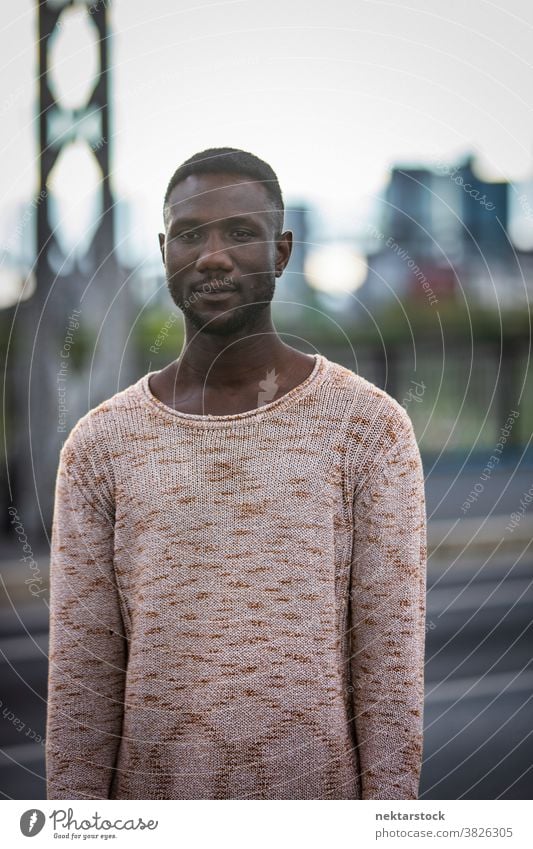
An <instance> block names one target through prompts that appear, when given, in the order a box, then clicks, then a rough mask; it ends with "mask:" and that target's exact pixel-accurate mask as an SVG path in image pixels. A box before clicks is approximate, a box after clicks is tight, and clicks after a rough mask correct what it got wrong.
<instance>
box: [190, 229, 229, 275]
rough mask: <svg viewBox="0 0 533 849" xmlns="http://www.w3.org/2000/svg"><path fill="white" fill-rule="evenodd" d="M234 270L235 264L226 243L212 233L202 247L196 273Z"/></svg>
mask: <svg viewBox="0 0 533 849" xmlns="http://www.w3.org/2000/svg"><path fill="white" fill-rule="evenodd" d="M213 270H216V271H223V272H229V271H232V270H233V262H232V259H231V256H230V255H229V252H228V248H227V246H226V245H224V241H223V240H222V239H221V238H220V237H219V236H218V235H217V234H216V233H211V234H210V235H209V237H208V238H207V239H206V240H205V242H204V243H203V245H202V248H201V251H200V256H199V257H198V259H197V260H196V271H197V272H198V273H199V274H203V273H205V272H206V271H213Z"/></svg>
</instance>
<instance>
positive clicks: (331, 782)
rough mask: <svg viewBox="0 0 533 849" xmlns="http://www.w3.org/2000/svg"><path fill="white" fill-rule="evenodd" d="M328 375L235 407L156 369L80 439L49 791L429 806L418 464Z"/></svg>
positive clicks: (64, 527) (66, 465) (72, 443)
mask: <svg viewBox="0 0 533 849" xmlns="http://www.w3.org/2000/svg"><path fill="white" fill-rule="evenodd" d="M315 360H316V361H315V366H314V369H313V371H312V373H311V374H310V375H309V377H307V379H306V380H305V381H304V382H303V383H301V384H300V385H299V386H297V387H295V388H294V389H292V390H291V391H290V392H288V393H287V394H285V395H284V396H282V397H281V398H279V399H278V400H276V401H273V402H270V403H267V404H265V405H263V406H260V407H258V408H257V409H254V410H250V411H247V412H244V413H238V414H235V415H225V416H215V415H203V416H201V415H193V414H186V413H182V412H178V411H176V410H173V409H172V408H170V407H167V406H166V405H165V404H163V403H162V402H161V401H159V400H158V399H157V398H155V397H154V396H153V395H152V393H151V391H150V387H149V383H148V379H149V377H150V375H149V374H148V375H145V376H143V377H142V378H141V379H140V380H138V381H137V383H135V384H133V385H132V386H130V387H128V388H127V389H125V390H123V391H121V392H118V393H117V394H116V395H114V396H113V397H112V398H110V399H109V400H107V401H105V402H103V403H101V404H100V405H99V406H97V407H95V408H94V409H92V410H91V411H89V412H88V413H87V414H86V415H85V416H84V417H83V418H82V419H80V421H79V422H78V423H77V424H76V426H75V427H74V428H73V429H72V431H71V432H70V434H69V437H68V439H67V441H66V442H65V444H64V446H63V449H62V451H61V455H60V463H59V470H58V476H57V485H56V494H55V498H56V501H55V512H54V522H53V529H52V551H51V555H52V559H51V643H50V676H49V696H48V699H49V701H48V724H47V738H46V756H47V771H48V798H50V799H83V798H89V799H107V798H111V799H360V798H364V799H414V798H416V797H417V794H418V783H419V773H420V767H421V757H422V725H423V680H424V636H425V627H424V619H425V574H426V549H425V543H426V516H425V499H424V483H423V473H422V465H421V460H420V454H419V450H418V447H417V443H416V441H415V437H414V433H413V429H412V425H411V421H410V419H409V417H408V415H407V413H406V412H405V410H404V408H403V407H402V406H400V404H398V403H397V402H396V401H395V400H393V399H392V398H391V397H390V396H389V395H388V394H387V393H385V392H384V391H382V390H380V389H378V388H377V387H375V386H374V385H373V384H371V383H369V382H368V381H366V380H364V379H363V378H361V377H359V376H357V375H356V374H354V373H353V372H352V371H350V370H348V369H346V368H344V367H342V366H340V365H338V364H336V363H334V362H331V361H330V360H328V359H326V358H325V357H324V356H322V355H315ZM150 374H152V372H151V373H150Z"/></svg>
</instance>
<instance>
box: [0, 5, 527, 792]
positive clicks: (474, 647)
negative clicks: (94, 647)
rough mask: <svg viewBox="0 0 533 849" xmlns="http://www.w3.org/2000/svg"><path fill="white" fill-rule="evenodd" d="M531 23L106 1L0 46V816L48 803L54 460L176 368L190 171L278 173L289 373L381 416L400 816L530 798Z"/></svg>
mask: <svg viewBox="0 0 533 849" xmlns="http://www.w3.org/2000/svg"><path fill="white" fill-rule="evenodd" d="M532 37H533V7H532V6H531V4H530V3H529V2H526V0H524V2H521V1H520V0H508V2H505V4H504V3H503V0H502V2H490V3H489V2H486V0H472V2H470V3H468V4H466V3H459V2H455V0H449V2H447V3H446V4H442V3H440V2H437V0H429V2H428V0H410V2H409V4H407V3H405V2H403V0H400V1H399V2H395V3H391V2H380V0H376V1H375V2H374V0H355V2H342V0H332V2H330V3H327V4H318V6H313V5H312V4H311V5H310V4H309V3H306V2H304V0H295V2H291V3H290V4H288V5H284V4H283V3H282V2H281V0H271V2H269V3H268V4H266V3H262V2H259V0H228V1H227V2H226V0H222V2H215V3H209V2H206V3H202V2H195V0H192V2H190V3H187V4H185V3H176V2H171V0H156V2H154V3H152V4H146V3H142V2H139V0H128V2H126V0H113V2H111V0H100V2H96V1H95V2H94V3H86V2H64V0H48V2H41V3H36V2H32V0H19V2H18V3H17V4H16V6H15V5H11V6H10V8H9V9H8V10H7V9H6V10H5V14H4V16H3V20H2V24H1V31H0V39H1V45H2V51H1V55H2V63H3V68H2V74H1V75H0V115H1V117H2V126H3V130H4V132H3V142H2V145H3V151H2V156H1V157H0V179H1V197H0V362H1V365H2V374H3V393H2V402H3V403H2V409H1V412H0V420H1V423H2V437H3V439H2V448H3V450H2V452H1V458H0V478H1V480H2V484H3V486H2V489H1V498H2V504H1V509H0V551H1V553H2V573H1V587H0V596H1V598H0V613H1V620H0V665H1V667H2V669H1V677H0V680H1V691H0V793H1V796H2V797H3V798H15V799H43V798H45V793H46V790H45V782H44V736H45V715H46V677H47V623H48V590H49V585H48V554H49V543H50V529H51V519H52V509H53V491H54V482H55V474H56V470H57V463H58V455H59V450H60V448H61V446H62V444H63V442H64V441H65V439H66V438H67V436H68V433H69V432H70V430H71V428H72V427H73V426H74V424H75V423H76V422H77V420H78V419H79V418H80V417H81V416H82V415H84V413H85V412H87V410H89V409H91V408H92V407H94V406H96V405H97V404H98V403H100V401H102V400H104V399H105V398H108V397H110V396H111V395H112V394H114V393H115V392H117V391H119V390H120V389H123V388H125V387H126V386H129V385H130V384H131V383H133V382H134V381H136V380H137V379H138V378H139V377H140V376H141V375H142V374H144V373H146V372H147V371H149V370H157V369H159V368H162V367H163V366H164V365H166V364H167V363H168V362H170V361H171V360H173V359H175V358H176V357H177V356H178V355H179V352H180V350H181V346H182V343H183V324H182V320H181V314H180V313H179V311H177V309H176V308H175V307H174V305H173V303H172V301H171V299H170V296H169V294H168V292H167V288H166V283H165V279H164V275H163V266H162V263H161V258H160V254H159V248H158V241H157V233H158V232H159V231H161V230H162V229H163V222H162V211H161V209H162V201H163V195H164V192H165V189H166V185H167V182H168V180H169V179H170V176H171V174H172V172H173V171H174V170H175V168H176V167H177V166H178V165H179V164H180V163H181V162H182V161H183V160H184V159H186V158H187V157H189V156H190V155H192V154H193V153H195V152H197V151H199V150H202V149H204V148H207V147H212V146H226V145H228V146H231V147H239V148H243V149H245V150H250V151H252V152H253V153H255V154H256V155H258V156H260V157H262V158H264V159H265V160H266V161H267V162H269V163H270V164H271V165H272V167H273V168H274V170H275V171H276V173H277V174H278V177H279V180H280V183H281V187H282V190H283V192H284V197H285V203H286V220H285V227H286V229H291V230H292V231H293V234H294V239H295V249H294V253H293V256H292V258H291V261H290V264H289V266H288V269H287V271H286V272H285V274H284V276H283V278H281V280H280V281H279V282H278V284H277V291H276V295H275V300H274V304H273V317H274V323H275V325H276V327H277V329H278V331H279V333H280V335H281V336H282V338H283V339H284V341H286V342H287V343H288V344H290V345H292V346H294V347H296V348H299V349H300V350H302V351H304V352H306V353H313V352H315V351H320V352H321V353H323V354H324V355H325V356H327V357H328V358H329V359H331V360H334V361H336V362H338V363H341V364H343V365H345V366H347V367H348V368H350V369H352V370H353V371H356V372H357V373H359V374H361V375H363V376H364V377H365V378H367V379H368V380H371V381H372V382H374V383H375V384H377V385H378V386H380V387H382V388H384V389H385V390H386V391H387V392H389V393H390V394H391V395H393V396H394V397H395V398H396V399H397V400H398V401H399V402H400V403H401V404H403V405H404V407H405V409H406V410H407V411H408V413H409V415H410V417H411V419H412V421H413V424H414V428H415V432H416V434H417V438H418V441H419V445H420V449H421V452H422V458H423V463H424V472H425V479H426V493H427V505H428V513H427V515H428V540H429V560H428V614H427V627H426V630H427V654H426V705H425V751H424V766H423V773H422V784H421V794H420V795H421V798H423V799H499V798H502V799H526V798H531V793H532V790H533V740H532V733H533V722H532V716H533V710H532V703H531V700H532V696H533V660H532V655H533V652H532V645H533V644H532V637H533V592H532V578H533V556H532V546H531V541H532V537H533V513H532V510H531V503H532V502H533V473H532V471H533V446H532V445H531V440H532V435H533V377H532V368H531V364H530V354H531V313H530V304H531V296H532V293H533V102H532V101H531V91H532V90H533V54H532V50H531V44H532Z"/></svg>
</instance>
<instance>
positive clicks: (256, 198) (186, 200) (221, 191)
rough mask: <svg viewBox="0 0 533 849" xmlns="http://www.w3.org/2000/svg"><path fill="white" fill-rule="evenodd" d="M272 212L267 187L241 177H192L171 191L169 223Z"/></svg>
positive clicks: (251, 178) (202, 175)
mask: <svg viewBox="0 0 533 849" xmlns="http://www.w3.org/2000/svg"><path fill="white" fill-rule="evenodd" d="M267 210H268V211H269V212H270V211H271V203H270V200H269V197H268V194H267V192H266V189H265V187H264V185H263V184H262V183H261V182H259V181H254V179H253V177H246V176H243V175H242V174H191V175H190V176H189V177H186V178H185V179H184V180H182V181H181V182H179V183H178V184H177V185H176V186H174V188H173V189H172V191H171V193H170V196H169V198H168V221H169V224H172V223H173V222H174V221H177V220H179V219H181V218H190V217H194V218H198V219H204V220H205V221H209V220H213V218H221V217H224V216H228V215H245V214H253V213H257V214H258V215H259V216H261V212H263V211H267Z"/></svg>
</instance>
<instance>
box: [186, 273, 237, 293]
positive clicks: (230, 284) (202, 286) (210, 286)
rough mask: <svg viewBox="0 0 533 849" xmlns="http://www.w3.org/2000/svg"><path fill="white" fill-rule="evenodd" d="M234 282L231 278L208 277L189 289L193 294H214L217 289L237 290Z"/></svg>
mask: <svg viewBox="0 0 533 849" xmlns="http://www.w3.org/2000/svg"><path fill="white" fill-rule="evenodd" d="M237 288H238V287H237V285H236V283H235V280H234V278H233V277H231V276H227V275H225V276H223V277H208V278H206V279H204V280H201V281H199V282H198V283H195V284H193V286H192V287H191V289H192V291H193V292H216V290H217V289H237Z"/></svg>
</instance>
